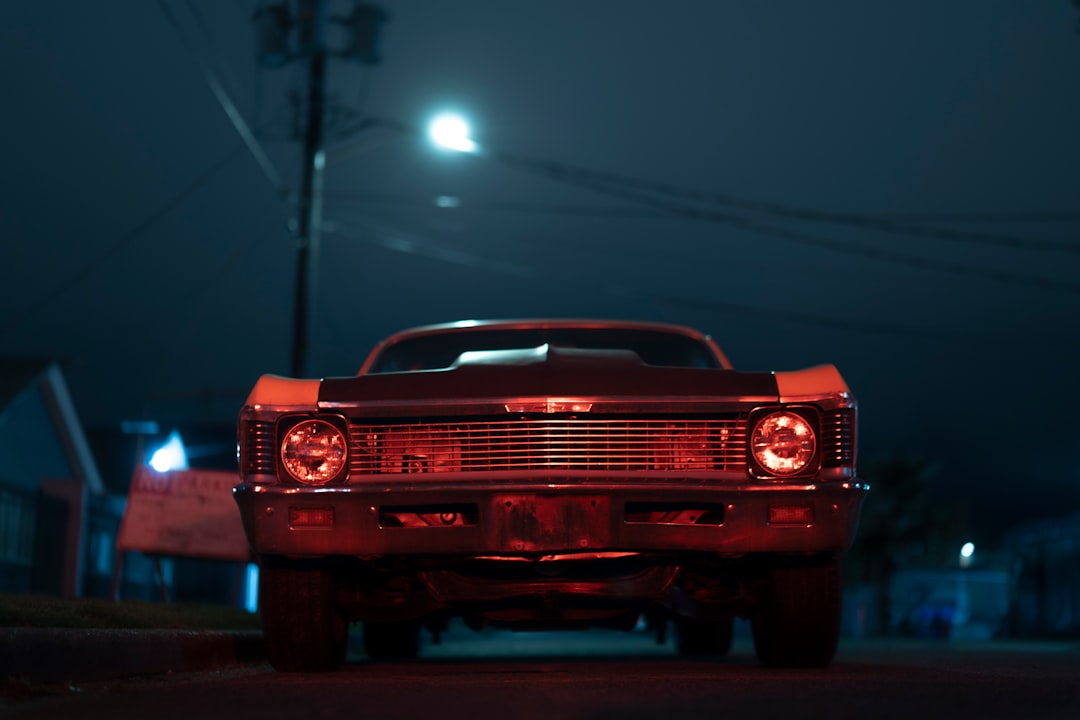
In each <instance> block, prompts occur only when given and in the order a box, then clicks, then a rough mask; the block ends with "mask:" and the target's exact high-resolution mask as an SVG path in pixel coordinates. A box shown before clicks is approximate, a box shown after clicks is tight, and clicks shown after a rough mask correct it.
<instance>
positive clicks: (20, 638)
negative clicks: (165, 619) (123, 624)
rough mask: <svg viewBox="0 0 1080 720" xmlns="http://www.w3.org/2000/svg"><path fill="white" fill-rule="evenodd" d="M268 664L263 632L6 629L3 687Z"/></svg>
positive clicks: (0, 638) (1, 651) (1, 637)
mask: <svg viewBox="0 0 1080 720" xmlns="http://www.w3.org/2000/svg"><path fill="white" fill-rule="evenodd" d="M265 659H266V652H265V647H264V645H263V638H262V633H261V632H260V631H258V630H245V631H238V632H224V631H195V630H111V629H85V630H79V629H53V628H0V682H2V681H3V680H5V679H7V678H19V679H21V680H25V681H28V682H87V681H94V680H109V679H113V678H119V677H127V676H131V675H157V674H163V673H168V672H191V671H197V670H210V669H213V668H218V667H225V666H229V665H236V664H242V663H258V662H264V661H265Z"/></svg>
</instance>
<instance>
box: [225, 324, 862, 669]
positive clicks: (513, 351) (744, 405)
mask: <svg viewBox="0 0 1080 720" xmlns="http://www.w3.org/2000/svg"><path fill="white" fill-rule="evenodd" d="M238 433H239V447H240V473H241V483H240V484H239V485H238V486H237V487H236V488H235V489H234V496H235V499H236V502H237V504H238V505H239V507H240V512H241V515H242V517H243V522H244V527H245V530H246V532H247V537H248V540H249V542H250V544H251V547H252V549H253V550H254V552H255V553H256V554H257V555H258V557H259V560H260V564H261V572H262V574H261V582H260V588H261V590H260V605H261V612H262V617H263V622H264V630H265V636H266V643H267V649H268V652H269V655H270V660H271V663H272V664H273V666H274V667H275V668H277V669H279V670H299V671H311V670H333V669H335V668H337V667H339V666H340V665H341V664H342V663H343V662H344V659H345V649H346V640H347V634H348V627H349V624H350V623H351V622H355V621H362V622H363V633H364V634H363V639H364V647H365V649H366V651H367V652H368V654H369V655H370V656H371V657H372V658H388V657H409V656H413V655H415V654H416V653H417V652H418V648H419V634H420V632H421V631H422V630H423V629H425V628H426V629H427V630H429V631H432V632H434V633H438V632H439V631H440V630H442V629H443V628H445V626H446V623H447V622H448V621H449V620H450V619H451V618H455V617H459V618H462V619H463V620H464V622H465V623H466V624H467V625H468V626H469V627H472V628H474V629H479V628H482V627H484V626H488V625H491V626H498V627H508V628H518V629H533V628H545V629H547V628H559V627H564V628H579V627H584V626H595V625H602V626H610V627H613V628H623V629H631V628H634V627H637V626H638V625H639V622H641V621H642V619H645V620H646V621H647V622H648V623H649V625H650V627H652V628H654V629H655V630H656V632H658V633H659V634H660V636H661V637H662V634H663V632H664V628H666V627H667V626H668V625H673V627H674V630H675V639H676V647H677V648H678V650H679V651H680V652H681V653H684V654H723V653H725V652H727V651H728V650H729V649H730V647H731V642H732V632H733V630H732V628H733V618H735V617H744V618H749V620H750V623H751V627H752V634H753V639H754V646H755V649H756V652H757V655H758V658H759V660H760V661H761V662H762V663H763V664H765V665H771V666H823V665H827V664H828V663H829V662H830V661H831V660H832V658H833V655H834V653H835V651H836V646H837V639H838V636H839V632H840V605H841V585H840V575H839V555H840V553H842V552H843V551H844V550H846V549H847V548H848V547H850V544H851V542H852V538H853V536H854V533H855V528H856V524H857V522H858V517H859V510H860V507H861V504H862V501H863V498H864V496H865V494H866V492H867V487H866V485H864V484H863V483H862V482H860V481H859V480H858V478H857V477H856V473H855V455H856V442H855V433H856V408H855V399H854V398H853V397H852V395H851V393H850V392H849V390H848V387H847V385H846V384H845V383H844V380H843V379H842V378H841V376H840V374H839V373H838V372H837V370H836V368H834V367H833V366H831V365H822V366H818V367H814V368H810V369H806V370H800V371H796V372H738V371H735V370H733V369H732V368H731V366H730V363H729V362H728V360H727V358H726V357H725V356H724V354H723V353H722V352H721V350H720V349H719V347H717V345H716V344H715V343H714V342H713V341H712V339H710V338H709V337H708V336H706V335H704V334H702V333H700V332H698V331H696V330H692V329H689V328H685V327H680V326H674V325H666V324H658V323H641V322H623V321H586V320H525V321H485V322H472V321H470V322H461V323H451V324H444V325H434V326H429V327H423V328H417V329H413V330H407V331H404V332H400V333H398V334H396V335H393V336H392V337H390V338H388V339H387V340H385V341H383V342H382V343H380V344H379V345H378V346H377V347H376V348H375V349H374V350H373V351H372V353H371V354H370V356H369V357H368V359H367V361H366V362H365V363H364V365H363V367H361V369H360V371H359V373H358V374H357V375H356V376H355V377H347V378H326V379H323V380H295V379H287V378H283V377H277V376H272V375H266V376H263V377H262V378H261V379H260V380H259V381H258V383H257V384H256V385H255V387H254V389H253V390H252V392H251V395H250V396H249V397H248V400H247V403H246V404H245V406H244V407H243V409H242V411H241V413H240V418H239V426H238Z"/></svg>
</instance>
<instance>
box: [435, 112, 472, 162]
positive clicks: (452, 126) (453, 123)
mask: <svg viewBox="0 0 1080 720" xmlns="http://www.w3.org/2000/svg"><path fill="white" fill-rule="evenodd" d="M428 137H429V138H430V139H431V141H432V142H433V143H435V144H436V145H437V146H438V147H441V148H445V149H446V150H455V151H457V152H463V153H475V152H477V151H478V150H479V149H480V147H479V146H478V145H477V144H476V142H475V141H473V139H472V138H470V137H469V123H467V122H466V121H465V119H464V118H463V117H461V116H460V115H453V114H450V113H445V114H443V115H439V116H438V117H436V118H435V119H434V120H432V121H431V124H430V125H428Z"/></svg>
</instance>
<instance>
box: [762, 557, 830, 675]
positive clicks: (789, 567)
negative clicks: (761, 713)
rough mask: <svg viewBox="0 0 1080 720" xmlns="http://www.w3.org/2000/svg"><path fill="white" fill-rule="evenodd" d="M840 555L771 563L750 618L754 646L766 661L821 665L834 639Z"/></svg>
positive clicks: (827, 660) (827, 659)
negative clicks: (774, 564)
mask: <svg viewBox="0 0 1080 720" xmlns="http://www.w3.org/2000/svg"><path fill="white" fill-rule="evenodd" d="M841 604H842V588H841V584H840V558H839V557H837V556H836V555H829V556H826V557H822V558H808V559H799V560H791V561H788V562H785V563H783V564H780V565H777V566H776V567H774V568H772V569H771V570H770V572H769V575H768V586H767V588H766V590H765V594H764V596H763V597H762V599H761V602H760V604H759V606H758V607H757V608H756V610H755V611H754V612H753V614H752V615H751V618H750V625H751V630H752V632H753V636H754V650H755V651H756V652H757V656H758V660H759V661H760V662H761V664H762V665H766V666H769V667H825V666H826V665H828V664H829V663H830V662H832V659H833V657H834V656H835V655H836V646H837V643H838V641H839V639H840V608H841Z"/></svg>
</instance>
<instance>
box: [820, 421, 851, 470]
mask: <svg viewBox="0 0 1080 720" xmlns="http://www.w3.org/2000/svg"><path fill="white" fill-rule="evenodd" d="M854 460H855V410H853V409H852V408H844V409H841V410H833V411H832V412H827V413H825V415H824V416H823V417H822V418H821V465H822V467H841V466H844V465H851V464H852V462H854Z"/></svg>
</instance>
